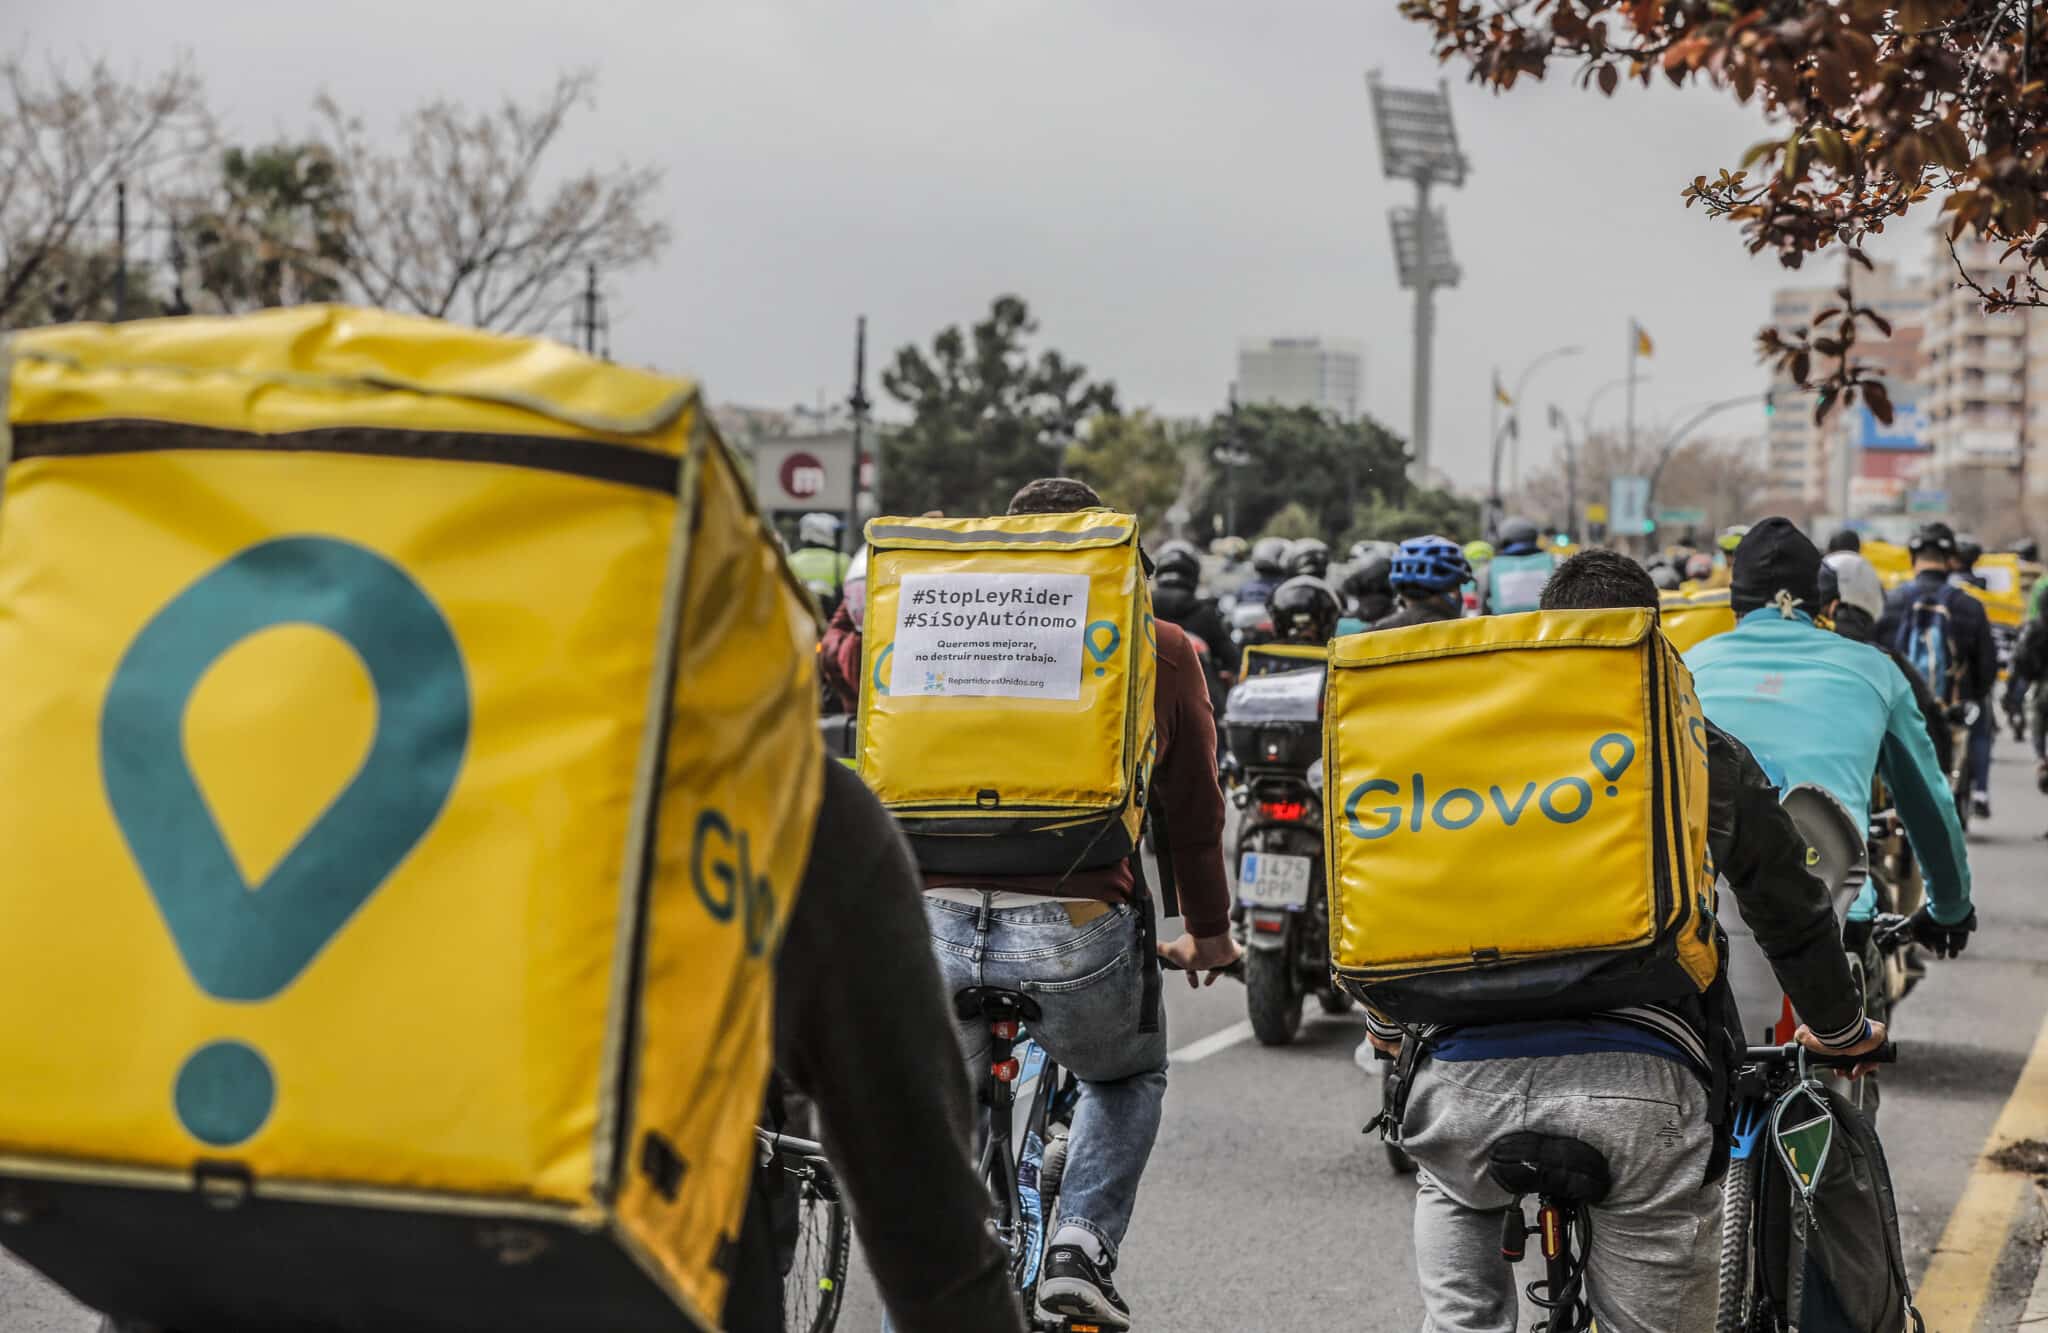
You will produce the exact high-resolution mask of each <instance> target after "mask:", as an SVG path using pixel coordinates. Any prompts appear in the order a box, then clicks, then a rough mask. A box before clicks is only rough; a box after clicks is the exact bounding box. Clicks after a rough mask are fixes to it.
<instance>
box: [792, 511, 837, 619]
mask: <svg viewBox="0 0 2048 1333" xmlns="http://www.w3.org/2000/svg"><path fill="white" fill-rule="evenodd" d="M839 528H840V523H839V516H838V515H837V514H827V513H824V512H822V511H821V512H819V513H815V514H805V515H804V516H803V517H802V518H800V519H798V520H797V525H796V540H797V547H796V549H795V550H794V551H791V552H790V553H789V567H790V569H792V570H794V571H795V572H796V576H797V578H798V579H799V580H800V581H802V582H803V583H804V584H805V585H806V586H808V587H809V588H810V590H811V594H812V595H813V596H815V597H816V598H817V599H818V605H819V606H821V607H823V608H824V609H825V614H826V615H828V616H829V615H831V614H832V612H833V611H835V610H837V609H838V607H839V598H840V594H841V590H842V589H843V588H844V586H845V583H846V567H847V565H848V564H850V563H851V562H852V559H853V557H851V556H849V555H847V554H846V552H844V551H842V550H840V549H839Z"/></svg>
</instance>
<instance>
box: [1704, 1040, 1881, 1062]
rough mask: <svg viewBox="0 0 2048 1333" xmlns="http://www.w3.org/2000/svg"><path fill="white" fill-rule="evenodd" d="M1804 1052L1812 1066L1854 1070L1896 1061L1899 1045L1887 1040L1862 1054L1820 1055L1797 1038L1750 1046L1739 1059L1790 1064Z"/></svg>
mask: <svg viewBox="0 0 2048 1333" xmlns="http://www.w3.org/2000/svg"><path fill="white" fill-rule="evenodd" d="M1801 1052H1805V1055H1806V1063H1807V1065H1808V1066H1810V1067H1812V1068H1815V1069H1853V1068H1855V1067H1856V1066H1857V1065H1893V1064H1897V1063H1898V1062H1899V1048H1898V1046H1897V1044H1896V1043H1893V1042H1889V1041H1888V1042H1886V1043H1885V1044H1884V1045H1882V1046H1880V1047H1878V1048H1877V1049H1876V1050H1874V1051H1867V1052H1865V1053H1864V1054H1862V1055H1822V1054H1820V1053H1819V1052H1818V1051H1809V1050H1807V1049H1806V1048H1805V1047H1804V1046H1801V1045H1800V1044H1799V1043H1798V1042H1796V1041H1788V1042H1786V1043H1785V1044H1784V1045H1783V1046H1750V1047H1746V1048H1745V1049H1744V1051H1743V1055H1742V1062H1743V1063H1744V1064H1750V1065H1789V1064H1792V1063H1793V1062H1795V1061H1796V1060H1798V1058H1799V1055H1800V1053H1801Z"/></svg>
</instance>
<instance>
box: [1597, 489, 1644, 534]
mask: <svg viewBox="0 0 2048 1333" xmlns="http://www.w3.org/2000/svg"><path fill="white" fill-rule="evenodd" d="M1607 509H1608V512H1609V513H1610V514H1611V515H1613V517H1612V518H1610V519H1609V520H1608V522H1607V527H1608V529H1609V530H1610V531H1613V532H1644V531H1647V530H1648V529H1647V528H1646V527H1645V526H1644V525H1645V524H1647V523H1648V522H1649V521H1650V479H1649V478H1648V477H1616V478H1614V480H1612V481H1610V482H1608V483H1607Z"/></svg>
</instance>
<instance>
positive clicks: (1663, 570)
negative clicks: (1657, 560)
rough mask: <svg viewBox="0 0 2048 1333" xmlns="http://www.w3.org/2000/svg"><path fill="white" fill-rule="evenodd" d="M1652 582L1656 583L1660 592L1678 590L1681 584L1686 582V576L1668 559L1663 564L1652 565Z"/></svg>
mask: <svg viewBox="0 0 2048 1333" xmlns="http://www.w3.org/2000/svg"><path fill="white" fill-rule="evenodd" d="M1650 582H1652V583H1654V584H1656V585H1657V589H1658V591H1660V592H1677V591H1678V589H1679V586H1680V585H1681V584H1683V583H1684V582H1685V576H1684V575H1682V574H1680V573H1679V572H1678V571H1677V570H1676V569H1674V568H1673V567H1672V565H1671V562H1670V561H1669V560H1666V561H1664V562H1663V563H1662V564H1656V565H1651V566H1650Z"/></svg>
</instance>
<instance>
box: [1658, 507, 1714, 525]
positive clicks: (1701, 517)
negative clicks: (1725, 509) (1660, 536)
mask: <svg viewBox="0 0 2048 1333" xmlns="http://www.w3.org/2000/svg"><path fill="white" fill-rule="evenodd" d="M1706 521H1707V511H1706V510H1704V509H1701V508H1700V507H1699V506H1698V505H1688V506H1686V507H1685V508H1683V509H1659V510H1658V511H1657V526H1658V527H1660V528H1696V527H1698V526H1699V525H1700V524H1702V523H1704V522H1706Z"/></svg>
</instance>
